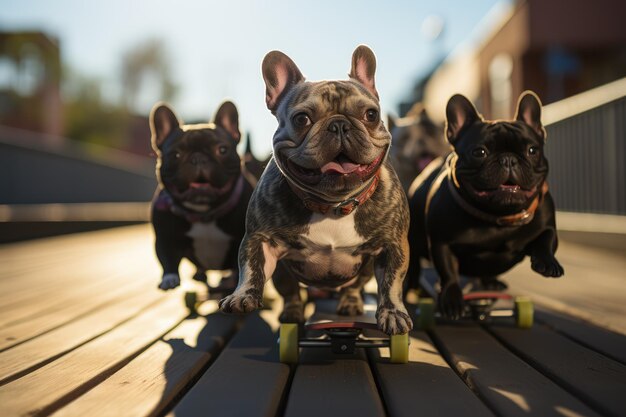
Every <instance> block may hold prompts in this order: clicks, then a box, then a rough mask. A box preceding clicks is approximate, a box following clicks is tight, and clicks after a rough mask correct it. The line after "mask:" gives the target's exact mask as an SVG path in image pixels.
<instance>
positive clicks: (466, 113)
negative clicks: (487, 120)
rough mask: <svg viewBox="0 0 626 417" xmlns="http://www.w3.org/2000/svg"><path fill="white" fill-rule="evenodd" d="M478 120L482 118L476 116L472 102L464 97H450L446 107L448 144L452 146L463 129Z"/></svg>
mask: <svg viewBox="0 0 626 417" xmlns="http://www.w3.org/2000/svg"><path fill="white" fill-rule="evenodd" d="M479 120H482V116H481V115H480V114H478V112H477V111H476V108H475V107H474V105H473V104H472V102H471V101H469V100H468V99H467V98H466V97H465V96H463V95H461V94H455V95H453V96H452V97H450V100H448V105H447V106H446V137H447V138H448V142H450V144H451V145H453V146H454V143H455V142H456V140H457V139H458V138H459V133H461V131H462V130H463V128H465V127H466V126H469V125H471V124H473V123H474V122H477V121H479Z"/></svg>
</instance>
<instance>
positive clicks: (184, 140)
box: [150, 102, 241, 209]
mask: <svg viewBox="0 0 626 417" xmlns="http://www.w3.org/2000/svg"><path fill="white" fill-rule="evenodd" d="M238 119H239V116H238V113H237V109H236V108H235V106H234V104H232V103H231V102H225V103H223V104H222V106H221V107H220V109H219V110H218V112H217V114H216V116H215V122H214V123H207V124H196V125H182V124H181V123H180V122H179V120H178V118H177V117H176V115H175V114H174V112H173V111H172V109H171V108H170V107H168V106H167V105H166V104H157V105H156V106H155V107H154V109H153V111H152V113H151V115H150V127H151V129H152V145H153V148H154V150H155V151H156V152H157V155H158V162H157V177H158V179H159V182H160V183H161V185H162V186H164V187H165V188H166V189H167V190H168V191H169V192H170V194H171V195H172V196H173V197H174V198H175V199H177V200H179V201H180V202H181V203H183V204H184V205H186V206H187V207H189V208H197V209H203V208H204V209H206V208H207V206H210V205H212V204H213V203H215V202H217V201H220V200H223V199H224V198H225V196H226V195H228V193H229V192H230V191H231V190H232V188H233V186H234V184H235V182H236V181H237V178H238V177H239V174H240V172H241V163H240V159H239V155H238V154H237V143H238V141H239V137H240V134H239V128H238Z"/></svg>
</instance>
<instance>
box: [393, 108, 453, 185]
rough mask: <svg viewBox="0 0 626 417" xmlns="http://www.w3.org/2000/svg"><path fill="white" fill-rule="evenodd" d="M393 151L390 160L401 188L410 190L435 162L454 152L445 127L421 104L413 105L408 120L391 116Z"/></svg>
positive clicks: (406, 117)
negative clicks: (444, 129)
mask: <svg viewBox="0 0 626 417" xmlns="http://www.w3.org/2000/svg"><path fill="white" fill-rule="evenodd" d="M388 125H389V132H391V145H392V146H391V150H390V151H389V159H391V163H392V165H393V168H394V169H395V170H396V173H397V174H398V178H399V179H400V183H402V188H404V190H405V191H408V189H409V187H410V185H411V183H412V182H413V180H415V177H416V176H417V175H418V174H419V173H420V172H422V171H423V170H424V168H426V166H428V164H430V163H431V162H432V161H433V160H434V159H436V158H438V157H441V156H446V155H447V154H449V153H450V151H451V150H452V149H451V148H450V144H449V143H448V142H446V140H445V139H444V135H443V124H441V125H440V124H438V123H435V122H434V121H433V120H432V119H431V118H430V116H429V115H428V113H427V112H426V109H425V108H424V106H423V105H422V104H421V103H416V104H414V105H413V107H412V108H411V110H409V112H408V113H407V115H406V116H405V117H402V118H399V119H394V118H392V117H391V116H389V123H388Z"/></svg>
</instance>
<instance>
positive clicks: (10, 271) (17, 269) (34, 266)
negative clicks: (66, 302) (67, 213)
mask: <svg viewBox="0 0 626 417" xmlns="http://www.w3.org/2000/svg"><path fill="white" fill-rule="evenodd" d="M121 243H123V246H120V245H121ZM122 248H123V249H124V251H122V250H120V249H122ZM146 250H153V237H152V234H151V232H150V226H149V225H139V226H130V227H120V228H115V229H109V230H100V231H95V232H88V233H80V234H74V235H66V236H58V237H53V238H46V239H37V240H31V241H27V242H20V243H13V244H5V245H0V264H1V265H2V269H1V270H0V284H2V285H5V284H7V285H14V284H17V285H20V282H24V281H25V282H28V283H30V282H29V281H31V280H34V281H39V279H40V275H37V274H35V273H37V272H40V271H42V270H47V269H49V268H51V267H55V266H59V265H60V266H62V265H65V264H67V263H68V262H75V261H76V260H77V259H82V258H85V257H94V258H95V257H99V258H105V259H106V258H107V257H109V256H119V254H122V255H124V256H133V255H134V254H135V253H136V252H138V251H146ZM146 253H147V252H146ZM15 277H19V278H20V280H19V281H18V282H15V281H14V278H15ZM67 278H68V277H66V276H59V277H58V279H57V281H55V282H56V284H57V285H64V284H66V282H67V281H66V279H67ZM0 300H2V299H0Z"/></svg>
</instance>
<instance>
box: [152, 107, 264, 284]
mask: <svg viewBox="0 0 626 417" xmlns="http://www.w3.org/2000/svg"><path fill="white" fill-rule="evenodd" d="M150 129H151V131H152V147H153V148H154V150H155V152H156V154H157V158H158V159H157V166H156V175H157V179H158V182H159V185H158V187H157V190H156V193H155V196H154V199H153V200H152V225H153V226H154V233H155V236H156V242H155V248H156V254H157V257H158V259H159V261H160V263H161V266H162V267H163V278H162V280H161V283H160V284H159V288H161V289H162V290H169V289H172V288H176V287H177V286H178V285H180V276H179V275H178V265H179V263H180V261H181V260H182V258H187V259H189V260H190V261H191V262H192V263H193V264H194V265H195V266H196V268H197V272H196V274H195V275H194V279H195V280H198V281H202V282H205V283H206V280H207V277H206V274H205V271H207V270H226V269H232V270H234V274H235V275H234V276H237V275H238V273H237V268H238V263H237V251H238V248H239V244H240V243H241V239H242V237H243V235H244V232H245V215H246V208H247V207H248V202H249V200H250V196H251V195H252V190H253V188H254V179H253V178H250V177H249V175H246V173H245V172H242V168H241V160H240V158H239V155H238V154H237V149H236V148H237V143H238V142H239V139H240V136H241V135H240V133H239V114H238V112H237V108H236V107H235V105H234V104H233V103H232V102H229V101H226V102H224V103H223V104H222V105H221V106H220V108H219V110H218V111H217V113H216V115H215V118H214V122H213V123H207V124H195V125H183V124H182V123H181V122H180V121H179V119H178V117H177V116H176V114H175V113H174V111H173V110H172V109H171V108H170V107H169V106H168V105H167V104H165V103H157V104H156V105H155V106H154V108H153V109H152V112H151V113H150ZM220 286H225V287H228V286H229V281H228V279H225V280H223V282H222V283H221V284H220ZM230 286H231V287H232V288H234V286H235V280H234V278H231V280H230ZM232 288H231V289H232Z"/></svg>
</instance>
